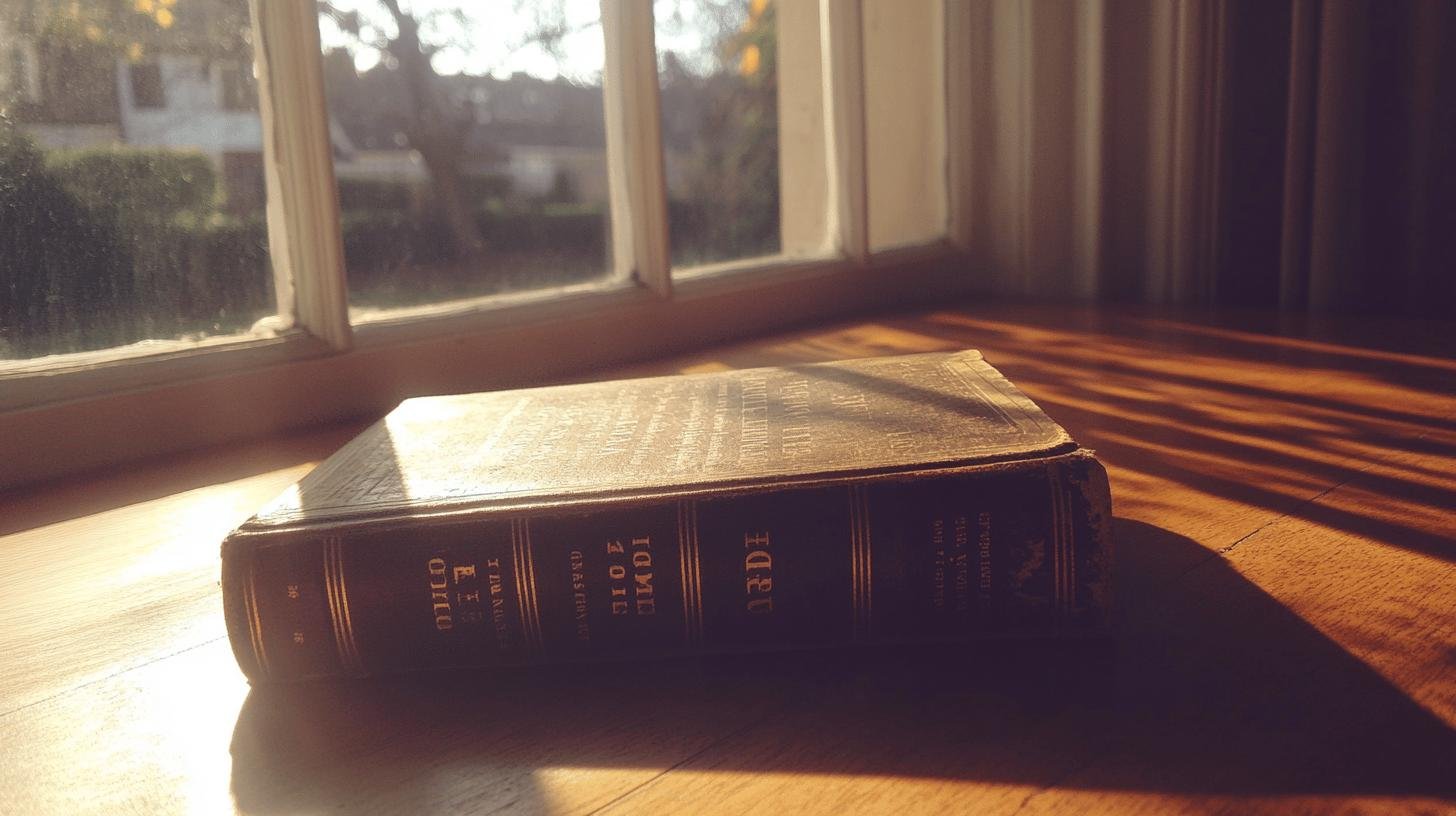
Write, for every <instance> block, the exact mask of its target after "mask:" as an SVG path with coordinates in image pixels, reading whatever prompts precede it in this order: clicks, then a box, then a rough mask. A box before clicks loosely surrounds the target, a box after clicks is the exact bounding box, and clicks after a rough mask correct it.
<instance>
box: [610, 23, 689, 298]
mask: <svg viewBox="0 0 1456 816" xmlns="http://www.w3.org/2000/svg"><path fill="white" fill-rule="evenodd" d="M602 31H603V34H604V36H605V37H606V64H605V66H604V70H603V72H602V74H603V76H602V98H603V104H605V106H606V126H607V133H606V136H607V179H608V186H609V188H610V193H611V204H612V254H613V262H614V265H615V268H616V270H617V272H618V273H619V274H623V275H627V276H630V277H633V278H635V279H636V281H637V282H638V283H640V284H641V285H643V286H645V287H647V288H648V289H651V290H652V291H654V292H656V293H657V294H659V295H661V296H663V297H666V296H667V295H668V294H670V292H671V288H672V280H671V259H670V256H669V255H668V243H667V242H668V235H667V189H666V185H665V183H664V171H663V154H662V116H661V102H660V100H659V89H658V84H657V48H656V44H655V42H654V36H653V26H652V4H651V3H650V2H646V0H642V1H641V2H625V1H623V0H603V2H602Z"/></svg>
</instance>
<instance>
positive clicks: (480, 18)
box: [319, 0, 746, 84]
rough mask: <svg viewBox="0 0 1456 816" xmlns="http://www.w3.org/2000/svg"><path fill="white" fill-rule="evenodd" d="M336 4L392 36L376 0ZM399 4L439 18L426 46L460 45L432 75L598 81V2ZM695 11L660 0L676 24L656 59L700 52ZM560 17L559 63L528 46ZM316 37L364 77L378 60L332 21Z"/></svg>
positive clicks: (438, 58) (662, 29) (667, 29)
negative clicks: (344, 52)
mask: <svg viewBox="0 0 1456 816" xmlns="http://www.w3.org/2000/svg"><path fill="white" fill-rule="evenodd" d="M334 5H335V6H336V7H338V8H340V9H342V10H345V11H358V12H359V13H360V15H361V17H362V18H363V19H364V20H365V21H366V22H372V23H374V24H376V25H378V26H379V27H380V29H381V30H383V31H384V32H385V34H386V35H388V34H393V33H394V27H393V25H392V22H391V21H390V19H389V14H388V13H387V12H385V11H384V9H383V7H382V6H381V5H380V4H379V2H378V0H334ZM401 5H402V6H404V8H406V9H407V10H412V11H413V13H415V14H417V15H421V16H423V15H429V14H432V13H434V14H436V15H437V16H436V17H435V18H434V20H433V22H432V24H431V25H430V26H429V27H427V28H425V29H424V31H423V34H424V35H425V39H426V41H427V42H430V41H435V42H439V41H442V40H447V39H448V40H452V41H456V42H459V43H462V45H461V46H454V47H447V48H445V49H443V50H442V51H441V52H440V53H438V54H436V55H435V58H434V61H433V62H434V66H435V70H436V71H438V72H439V73H441V74H455V73H461V72H464V73H471V74H487V73H489V74H495V75H496V76H498V77H501V78H506V77H509V76H510V75H511V74H513V73H515V72H517V71H520V72H524V73H527V74H531V75H532V76H536V77H540V78H541V79H555V78H556V77H558V76H561V77H565V78H567V79H570V80H573V81H576V82H583V83H593V84H594V83H597V82H600V81H601V71H602V59H603V42H602V28H601V22H600V16H601V4H600V2H599V0H401ZM745 5H746V3H745ZM456 9H467V10H468V14H469V19H468V20H467V23H466V25H464V26H462V25H460V24H459V23H458V22H457V21H456V20H455V19H453V17H450V16H448V15H447V14H445V13H442V12H452V11H454V10H456ZM696 9H697V6H696V4H695V3H694V2H692V0H686V2H685V1H684V0H657V2H656V5H655V9H654V10H655V11H656V14H657V17H658V18H659V20H669V19H675V20H679V21H680V23H678V22H669V23H666V24H664V23H659V25H658V26H657V32H656V33H657V50H658V52H659V53H663V52H666V51H677V52H678V53H679V54H680V55H683V56H689V55H700V54H703V53H704V51H705V50H706V48H707V47H708V45H709V44H708V43H707V42H706V37H705V33H704V31H703V28H704V25H703V24H702V22H703V21H702V19H701V18H700V17H699V16H698V14H696V13H695V12H696ZM558 14H560V15H561V16H562V17H564V19H565V20H566V21H567V23H568V25H569V27H570V29H571V30H572V33H571V34H569V35H567V37H566V39H565V41H564V42H563V44H562V45H563V47H562V48H561V49H560V52H561V59H560V60H559V61H558V59H557V58H556V57H555V56H552V55H551V54H549V53H547V52H546V51H545V50H544V49H542V48H540V47H539V46H533V45H529V44H526V42H527V41H528V39H529V38H530V35H531V33H532V32H533V31H536V30H539V27H540V23H539V22H538V21H537V20H538V16H539V17H540V18H542V19H545V20H552V19H555V18H556V15H558ZM319 34H320V36H321V37H322V40H323V47H324V48H326V49H327V48H335V47H338V46H346V47H349V48H350V49H351V50H352V51H353V52H354V64H355V66H356V67H357V68H358V69H359V70H361V71H362V70H366V69H368V68H370V67H372V66H373V65H374V64H375V63H377V62H378V61H379V54H378V52H376V51H374V50H373V49H370V48H358V47H357V46H358V41H357V40H356V39H355V38H353V37H352V36H350V35H348V34H345V33H343V32H341V31H340V30H339V28H338V27H337V26H335V25H334V24H333V21H332V20H329V19H327V18H320V20H319ZM467 43H468V45H465V44H467Z"/></svg>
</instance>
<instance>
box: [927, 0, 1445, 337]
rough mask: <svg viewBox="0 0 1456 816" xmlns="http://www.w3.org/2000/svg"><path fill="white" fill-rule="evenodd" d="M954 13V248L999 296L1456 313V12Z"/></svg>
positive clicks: (1363, 8)
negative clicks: (958, 137) (1452, 45)
mask: <svg viewBox="0 0 1456 816" xmlns="http://www.w3.org/2000/svg"><path fill="white" fill-rule="evenodd" d="M947 8H948V21H947V22H948V26H947V29H948V31H949V37H950V38H951V41H952V42H951V49H950V51H949V52H948V53H949V54H951V55H952V58H951V59H950V61H949V65H950V68H951V70H952V71H954V72H959V74H960V76H955V77H952V81H951V83H950V88H951V89H952V93H954V94H960V95H961V97H960V98H952V100H951V103H952V104H951V106H950V111H951V115H952V117H955V119H956V121H959V122H961V123H962V124H961V125H960V128H959V129H960V131H961V132H963V133H965V134H967V136H966V138H965V139H964V141H963V143H962V144H959V145H956V146H955V147H954V149H953V154H952V160H951V172H952V174H953V175H954V176H955V177H956V180H957V184H956V185H955V186H954V189H956V190H957V191H958V193H957V200H956V201H954V202H953V207H952V213H953V215H952V218H953V222H954V223H953V233H954V234H955V235H956V237H957V239H958V240H959V241H960V242H962V243H963V244H964V246H965V248H966V249H967V250H968V252H969V254H970V256H971V258H972V262H973V267H974V268H973V269H972V274H973V275H974V276H975V280H976V284H977V286H978V288H983V289H988V290H992V291H996V292H1003V293H1012V294H1032V295H1038V296H1052V297H1075V298H1085V299H1093V298H1095V299H1108V300H1130V301H1146V302H1159V303H1186V304H1228V305H1249V306H1267V307H1279V308H1283V309H1288V310H1311V311H1373V312H1382V313H1393V314H1420V315H1435V316H1449V315H1450V314H1451V312H1452V310H1453V307H1456V54H1453V52H1452V49H1449V48H1447V49H1442V47H1441V45H1442V43H1443V41H1445V42H1453V41H1456V3H1449V2H1444V0H1365V1H1362V0H1293V1H1292V2H1283V3H1281V2H1274V3H1271V2H1267V0H1225V1H1224V2H1218V1H1217V0H1176V1H1175V2H1166V1H1165V0H1088V1H1087V2H1081V3H1064V2H1061V1H1060V0H1029V1H1028V2H1023V1H1022V0H965V1H964V2H957V0H950V5H949V6H948V7H947ZM958 52H959V53H958Z"/></svg>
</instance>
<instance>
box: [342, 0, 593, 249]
mask: <svg viewBox="0 0 1456 816" xmlns="http://www.w3.org/2000/svg"><path fill="white" fill-rule="evenodd" d="M377 2H378V7H377V8H378V9H379V10H382V11H383V13H384V16H383V18H381V17H380V16H379V15H377V14H376V15H370V14H367V13H361V12H360V11H357V10H346V9H344V8H342V7H341V6H340V5H339V4H338V3H336V2H333V1H332V0H319V6H318V7H319V13H320V15H322V16H324V17H326V18H328V19H330V20H332V21H333V23H334V24H335V25H336V26H337V27H338V28H339V30H340V31H342V32H344V33H346V34H348V35H349V36H350V37H351V38H353V39H354V41H355V44H356V46H357V47H358V48H361V49H367V50H371V51H374V52H375V53H376V54H377V55H378V56H379V57H380V58H381V59H383V60H384V61H386V62H387V64H389V65H391V66H392V67H393V68H394V70H395V71H397V73H398V74H399V77H400V80H401V82H402V84H403V86H404V88H403V91H404V92H403V94H402V97H403V100H404V102H403V104H402V105H401V107H400V109H399V110H397V111H393V113H395V114H396V115H398V116H399V119H400V122H401V125H402V127H401V130H402V132H403V133H404V135H405V139H406V140H407V142H408V146H409V147H411V148H413V149H414V150H416V151H418V152H419V154H420V158H421V159H422V160H423V161H424V163H425V168H426V170H427V172H428V173H429V175H430V179H431V180H432V181H433V183H434V191H433V192H434V198H435V201H436V203H437V205H438V206H439V208H440V214H441V216H442V217H443V218H444V221H445V224H446V226H447V228H448V230H449V234H450V239H451V242H452V243H453V245H454V246H453V249H454V252H455V255H456V256H457V257H459V258H465V259H470V258H476V257H478V256H479V255H480V254H482V253H483V252H484V250H485V242H484V241H483V240H482V238H481V234H480V229H479V227H478V226H477V225H476V222H475V218H474V215H473V213H472V211H471V208H470V207H469V205H468V204H467V202H466V197H465V190H464V184H463V181H462V178H461V172H460V162H461V159H462V158H463V157H464V156H465V151H466V146H467V139H468V137H469V135H470V131H471V129H472V128H473V127H474V125H475V121H476V113H475V106H474V103H473V101H472V100H471V98H470V97H469V95H463V94H450V93H448V92H447V91H448V89H447V88H446V85H445V83H444V81H443V79H444V78H443V77H442V76H441V75H440V73H439V72H438V71H437V70H436V69H435V66H434V63H433V58H434V56H435V55H436V54H437V53H438V52H439V51H440V50H441V49H442V48H445V47H453V48H457V49H460V50H464V51H470V50H471V45H470V43H469V42H468V41H467V40H466V39H465V38H460V39H451V38H448V37H446V36H444V35H438V36H427V34H426V31H427V29H430V28H431V24H432V23H434V22H436V21H438V20H441V19H449V20H451V21H453V22H454V23H455V24H456V25H457V26H458V27H459V28H460V29H462V30H465V29H470V28H471V27H472V24H473V20H472V19H471V18H470V16H469V15H468V14H467V13H466V11H465V10H464V8H463V7H455V8H441V9H436V10H434V11H431V12H428V13H422V12H416V11H414V10H413V9H406V8H404V7H403V6H402V5H401V4H400V2H399V0H377ZM525 5H526V3H525V2H522V0H518V2H517V9H516V10H517V13H518V14H521V13H525ZM530 6H531V7H532V8H533V10H534V12H535V16H534V19H535V26H534V30H533V31H531V32H530V34H529V35H528V36H527V37H526V39H525V40H524V41H523V42H522V43H520V44H519V45H518V46H517V47H518V48H520V47H524V46H526V45H535V46H539V47H541V48H543V49H545V50H546V51H547V52H548V53H553V54H554V53H556V52H557V49H559V47H560V43H561V42H562V40H563V39H564V38H565V37H566V35H568V34H569V33H571V32H572V30H573V29H572V28H571V27H570V26H569V25H568V24H567V22H566V19H565V14H564V12H563V10H562V9H561V8H560V6H559V5H556V6H552V5H545V4H541V3H530ZM386 23H387V24H386Z"/></svg>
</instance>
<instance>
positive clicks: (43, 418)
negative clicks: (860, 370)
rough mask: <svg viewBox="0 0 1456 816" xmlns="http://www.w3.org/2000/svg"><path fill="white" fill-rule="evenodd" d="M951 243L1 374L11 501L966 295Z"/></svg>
mask: <svg viewBox="0 0 1456 816" xmlns="http://www.w3.org/2000/svg"><path fill="white" fill-rule="evenodd" d="M969 278H970V276H969V275H967V274H966V271H965V258H964V256H963V255H961V254H959V253H958V252H956V251H955V250H954V249H953V248H952V247H951V246H950V245H949V244H947V243H945V242H935V243H932V244H927V245H924V246H921V247H915V248H910V249H905V250H898V251H894V252H890V253H886V254H884V255H883V256H879V257H876V258H875V259H874V260H872V262H870V263H868V264H865V265H855V264H852V263H851V262H849V261H845V260H839V259H833V260H825V259H820V260H797V259H776V260H769V261H765V260H764V259H755V260H752V261H745V262H743V263H742V264H726V265H721V266H718V267H710V268H706V269H703V270H699V271H697V272H691V273H687V274H684V275H682V276H681V277H680V278H679V279H678V280H677V281H676V282H675V285H674V290H673V293H672V296H671V297H670V298H663V297H659V296H658V295H656V294H654V293H652V292H650V291H649V290H647V289H644V288H641V287H638V286H635V285H631V284H627V283H621V282H617V283H610V284H601V285H589V286H583V287H575V288H573V289H571V290H566V291H562V290H557V291H555V292H551V293H532V294H528V295H521V296H517V297H507V298H495V299H491V300H481V301H477V302H470V303H465V304H454V305H452V306H447V307H434V308H433V311H434V312H435V313H434V314H429V313H420V312H418V311H414V310H412V311H411V312H410V313H406V314H399V315H395V314H392V313H391V314H385V315H381V316H380V317H379V318H378V319H366V320H364V321H362V322H361V324H360V325H359V326H357V327H356V328H355V332H354V346H353V348H351V349H349V350H347V351H342V352H338V351H331V350H330V349H329V348H328V346H327V344H325V343H324V342H323V341H321V340H319V339H317V338H313V337H310V336H309V335H307V334H305V333H302V332H290V333H288V334H286V335H282V336H280V337H277V338H268V339H260V340H245V341H241V342H234V343H224V342H219V343H216V344H213V343H209V344H206V345H203V346H194V347H192V348H189V349H185V350H179V351H175V352H167V353H164V354H160V355H148V356H144V357H134V356H128V355H125V354H121V355H117V354H112V355H111V359H105V357H106V355H104V354H103V355H100V356H99V357H97V358H96V359H93V360H89V361H87V362H85V363H84V364H83V363H79V362H78V363H76V364H75V366H74V367H71V368H62V369H47V370H44V371H31V372H28V373H24V374H15V375H12V376H10V377H4V376H3V375H0V384H3V385H4V386H5V388H4V397H3V401H0V463H3V465H0V488H8V487H14V486H17V485H20V484H27V483H33V482H38V481H43V480H47V479H53V478H57V477H60V476H63V475H68V474H72V473H76V472H80V471H84V470H88V469H92V468H97V467H102V466H107V465H114V464H117V463H121V462H126V461H131V460H136V459H141V458H146V457H150V456H156V455H160V454H164V453H172V452H176V451H180V450H186V449H189V448H196V447H200V446H204V445H212V444H218V443H222V442H228V441H234V440H239V439H247V438H256V437H260V436H263V435H266V434H272V433H278V432H282V431H287V430H289V429H293V428H300V427H305V426H310V425H316V424H318V423H321V422H328V421H336V420H340V419H346V418H356V417H366V416H373V415H377V414H379V413H382V412H383V411H386V410H388V409H389V408H391V407H393V406H394V405H395V404H397V403H398V402H399V401H400V400H401V399H404V398H406V397H409V396H415V395H421V394H439V393H452V392H457V393H458V392H468V391H481V390H489V389H494V388H503V387H512V386H520V385H525V384H534V383H540V382H543V381H546V380H550V379H562V378H569V377H575V376H582V375H586V374H588V373H589V372H591V371H592V370H593V369H596V368H599V367H601V366H604V365H607V364H611V363H621V362H627V361H631V360H636V359H641V358H644V357H648V356H655V355H661V354H663V353H666V352H667V351H670V350H682V349H689V348H694V347H698V346H702V345H705V344H707V343H710V342H715V341H721V340H726V339H731V338H738V337H747V336H751V335H753V334H757V333H761V332H765V331H769V330H772V329H777V328H783V327H788V326H793V325H798V324H803V323H805V322H808V321H813V320H823V319H827V318H832V317H836V316H843V315H849V314H854V313H858V312H863V311H865V310H868V309H884V308H893V307H896V306H902V305H912V304H915V303H923V302H927V301H931V300H935V299H941V298H944V297H946V296H948V295H954V294H958V293H960V292H963V291H964V290H965V286H966V281H967V280H968V279H969Z"/></svg>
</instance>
